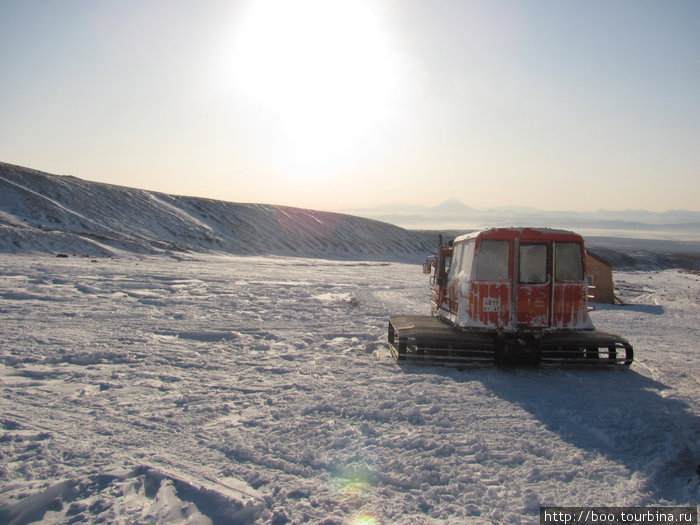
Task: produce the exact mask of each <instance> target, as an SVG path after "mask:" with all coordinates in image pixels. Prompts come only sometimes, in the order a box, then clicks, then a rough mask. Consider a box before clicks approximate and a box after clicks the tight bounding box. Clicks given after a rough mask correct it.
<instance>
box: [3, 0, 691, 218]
mask: <svg viewBox="0 0 700 525" xmlns="http://www.w3.org/2000/svg"><path fill="white" fill-rule="evenodd" d="M0 161H4V162H10V163H13V164H19V165H23V166H28V167H31V168H36V169H39V170H43V171H48V172H51V173H59V174H69V175H75V176H77V177H80V178H84V179H89V180H94V181H101V182H109V183H114V184H121V185H126V186H134V187H139V188H145V189H151V190H158V191H164V192H168V193H178V194H185V195H197V196H203V197H211V198H216V199H224V200H230V201H236V202H263V203H273V204H288V205H293V206H301V207H311V208H318V209H325V210H334V209H347V208H358V207H368V206H374V205H378V204H381V203H386V202H392V201H397V202H406V203H415V204H423V205H435V204H438V203H439V202H441V201H443V200H446V199H448V198H450V197H455V198H458V199H460V200H462V201H463V202H464V203H466V204H468V205H470V206H473V207H477V208H482V207H492V206H505V205H522V206H534V207H537V208H541V209H572V210H582V211H583V210H595V209H598V208H609V209H626V208H647V209H650V210H657V211H661V210H666V209H671V208H687V209H694V210H700V1H698V0H668V1H659V0H653V1H646V0H593V1H585V2H584V1H578V2H576V1H565V2H563V1H560V0H550V1H527V0H517V1H516V0H513V1H499V0H483V1H479V2H476V1H471V2H470V1H458V0H452V1H440V0H368V1H366V2H364V1H361V0H338V1H334V0H286V1H283V0H282V1H272V0H237V1H234V0H229V1H223V0H220V1H219V0H217V1H215V0H197V1H195V0H191V1H185V0H167V1H165V0H155V1H145V0H61V1H46V0H0Z"/></svg>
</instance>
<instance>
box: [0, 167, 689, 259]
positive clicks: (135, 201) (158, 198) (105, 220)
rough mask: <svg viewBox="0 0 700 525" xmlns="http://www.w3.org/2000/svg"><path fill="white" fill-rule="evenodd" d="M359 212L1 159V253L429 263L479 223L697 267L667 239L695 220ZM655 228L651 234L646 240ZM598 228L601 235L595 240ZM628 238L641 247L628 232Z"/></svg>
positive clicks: (685, 244) (621, 255)
mask: <svg viewBox="0 0 700 525" xmlns="http://www.w3.org/2000/svg"><path fill="white" fill-rule="evenodd" d="M357 213H358V214H359V210H358V212H357ZM363 214H364V215H365V217H359V216H355V215H350V214H343V213H332V212H323V211H317V210H307V209H301V208H293V207H289V206H276V205H272V204H241V203H232V202H224V201H219V200H214V199H203V198H197V197H183V196H178V195H170V194H165V193H158V192H152V191H146V190H139V189H134V188H127V187H123V186H115V185H111V184H102V183H97V182H90V181H86V180H82V179H78V178H76V177H71V176H61V175H52V174H49V173H43V172H40V171H36V170H32V169H29V168H23V167H20V166H14V165H11V164H5V163H1V162H0V252H5V253H54V254H56V253H62V254H67V255H81V256H82V255H89V256H107V255H120V254H126V253H131V254H170V255H173V256H176V255H177V254H183V253H187V252H193V253H225V254H234V255H279V256H294V257H308V258H325V259H339V260H360V261H371V260H374V261H404V262H422V261H423V260H425V257H426V255H429V254H432V253H434V251H435V247H436V245H437V239H438V233H441V234H443V236H444V238H445V240H449V239H451V238H454V236H456V235H457V234H459V233H464V232H465V231H471V230H475V229H479V228H481V227H483V226H499V225H508V226H513V225H515V226H546V227H559V228H561V227H566V228H570V229H574V230H576V231H578V232H579V233H582V234H584V236H585V237H586V245H587V247H588V249H589V250H591V251H595V252H596V253H598V254H599V255H602V256H603V257H604V258H606V259H607V260H608V262H610V263H611V264H612V265H613V266H614V267H616V268H664V267H684V268H691V269H700V242H695V241H685V240H678V239H668V238H667V239H664V238H663V235H662V232H666V231H670V230H673V231H676V232H679V231H680V232H683V231H685V232H686V233H689V234H691V235H692V234H694V232H697V231H698V225H700V213H698V212H687V211H671V212H666V213H653V212H645V211H626V212H606V211H599V212H594V213H592V214H585V213H578V214H575V213H570V212H542V211H538V210H534V209H530V208H502V209H493V210H475V209H473V208H470V207H468V206H466V205H465V204H463V203H462V202H460V201H459V200H456V199H450V200H448V201H446V202H444V203H442V204H440V205H439V206H435V207H433V208H427V207H421V206H404V205H398V204H396V205H387V206H385V207H381V208H374V209H372V210H364V211H363ZM368 215H369V216H370V218H367V216H368ZM372 216H373V217H372ZM407 217H413V218H414V220H415V221H416V223H419V224H420V226H419V228H420V230H418V229H415V230H409V229H405V228H402V227H400V226H397V225H395V224H392V223H391V222H397V223H401V224H403V225H406V222H407V219H406V218H407ZM654 228H658V229H657V230H656V232H657V233H655V234H653V235H650V236H647V237H646V238H642V237H641V236H640V235H639V233H640V232H651V231H653V230H654ZM596 229H597V231H604V233H605V235H602V236H601V235H600V234H599V233H598V234H594V232H595V231H596ZM625 229H627V230H629V231H632V230H634V232H635V233H636V234H638V235H636V237H637V238H635V236H634V235H633V236H629V235H624V234H623V233H621V232H622V231H623V230H625ZM586 231H588V232H590V234H587V233H586ZM674 235H677V233H676V234H674ZM650 239H651V240H650Z"/></svg>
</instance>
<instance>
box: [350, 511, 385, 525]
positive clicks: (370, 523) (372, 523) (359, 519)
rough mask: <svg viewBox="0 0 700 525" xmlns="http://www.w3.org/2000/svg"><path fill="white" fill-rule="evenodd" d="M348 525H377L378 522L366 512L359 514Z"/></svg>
mask: <svg viewBox="0 0 700 525" xmlns="http://www.w3.org/2000/svg"><path fill="white" fill-rule="evenodd" d="M350 525H379V520H378V519H377V517H376V516H374V515H373V514H370V513H368V512H360V513H359V514H358V515H357V516H355V517H354V518H353V519H352V520H350Z"/></svg>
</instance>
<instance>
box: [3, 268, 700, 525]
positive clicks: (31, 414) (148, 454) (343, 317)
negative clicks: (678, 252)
mask: <svg viewBox="0 0 700 525" xmlns="http://www.w3.org/2000/svg"><path fill="white" fill-rule="evenodd" d="M616 282H617V284H618V286H619V290H618V294H619V295H620V296H621V297H622V298H623V299H624V300H625V301H626V302H627V303H629V305H627V306H602V305H599V307H598V308H597V309H596V310H595V311H594V312H592V313H591V315H592V319H593V321H594V323H595V324H596V326H597V327H598V328H599V329H602V330H607V331H612V332H616V333H620V334H621V335H623V336H625V337H627V338H629V340H630V341H631V342H632V343H633V344H634V346H635V356H636V361H635V363H634V364H633V365H632V368H631V369H630V370H627V371H581V370H542V369H516V370H498V369H487V370H484V369H478V370H464V371H459V370H454V369H450V368H437V367H427V366H422V367H421V366H415V365H414V366H411V365H401V366H399V365H397V364H396V363H395V362H394V361H393V360H392V359H391V356H390V354H389V351H388V349H387V346H386V333H385V331H386V320H387V316H388V315H389V314H392V313H399V312H403V313H416V314H421V313H427V311H428V294H427V279H426V277H425V276H424V275H422V274H421V272H420V267H419V266H417V265H409V264H400V263H388V262H360V261H356V262H351V261H328V260H320V259H301V258H285V257H230V256H227V257H223V256H211V255H201V254H200V255H186V256H183V257H181V258H179V259H176V258H172V257H156V256H139V257H135V256H124V257H115V258H99V259H97V258H96V259H88V258H83V257H70V258H65V259H64V258H56V257H52V256H49V255H36V254H33V255H13V254H0V315H1V316H2V323H0V341H2V344H1V345H0V523H3V524H5V523H7V524H10V523H13V524H21V523H30V522H33V521H37V520H39V521H40V522H41V523H44V524H58V523H61V524H63V523H80V524H83V523H85V524H87V523H124V524H129V523H133V524H136V523H139V524H140V523H153V524H171V523H176V524H177V523H179V524H188V525H194V524H198V525H204V524H209V523H214V524H227V525H228V524H239V525H240V524H255V525H269V524H273V525H285V524H290V525H291V524H313V525H321V524H322V525H360V524H365V525H369V524H372V525H380V524H381V525H392V524H482V525H487V524H494V525H495V524H498V525H501V524H513V525H517V524H532V525H535V524H537V523H539V518H538V512H539V507H540V506H541V505H545V506H554V505H567V506H577V505H632V506H647V505H697V504H698V503H699V502H700V492H699V489H698V486H699V481H700V479H699V478H698V474H699V472H698V467H699V464H700V449H699V443H700V396H699V394H698V393H699V392H700V388H699V387H700V377H699V376H698V371H699V370H700V354H698V352H697V341H698V340H699V339H700V328H699V327H698V322H697V320H698V318H699V317H700V277H699V276H698V275H694V274H691V273H681V272H678V271H673V270H667V271H664V272H639V273H624V274H618V275H617V279H616Z"/></svg>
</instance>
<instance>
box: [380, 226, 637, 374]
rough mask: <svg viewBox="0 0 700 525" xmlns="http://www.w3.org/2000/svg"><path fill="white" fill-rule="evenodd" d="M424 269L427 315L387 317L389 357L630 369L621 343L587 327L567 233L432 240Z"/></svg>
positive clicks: (580, 264) (497, 232) (578, 269)
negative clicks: (427, 288) (391, 354)
mask: <svg viewBox="0 0 700 525" xmlns="http://www.w3.org/2000/svg"><path fill="white" fill-rule="evenodd" d="M433 269H434V273H433V272H432V271H431V270H433ZM425 270H426V271H428V272H431V273H433V277H432V279H431V316H394V317H391V318H390V322H389V343H390V346H391V348H392V350H393V351H394V354H395V356H396V357H397V359H403V358H405V357H406V356H411V357H413V358H423V359H429V360H455V361H461V362H466V363H470V362H492V361H493V362H497V363H499V362H510V361H527V362H532V363H542V362H548V363H560V362H569V363H576V364H589V365H590V364H595V365H601V364H604V365H623V366H628V365H629V364H630V363H631V362H632V347H631V345H630V344H629V343H628V342H627V341H626V340H624V339H622V338H620V337H619V336H616V335H612V334H607V333H604V332H598V331H596V330H595V328H594V327H593V324H592V322H591V320H590V318H589V315H588V301H587V297H588V282H587V278H586V258H585V248H584V241H583V238H582V237H581V236H580V235H578V234H576V233H574V232H569V231H562V230H552V229H535V228H493V229H489V230H483V231H480V232H475V233H471V234H467V235H462V236H459V237H457V238H456V239H455V240H454V241H453V242H451V243H449V244H448V245H447V246H445V245H442V242H440V245H439V247H438V251H437V253H436V254H435V256H434V257H433V258H432V260H431V261H429V263H427V264H426V266H425Z"/></svg>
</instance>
